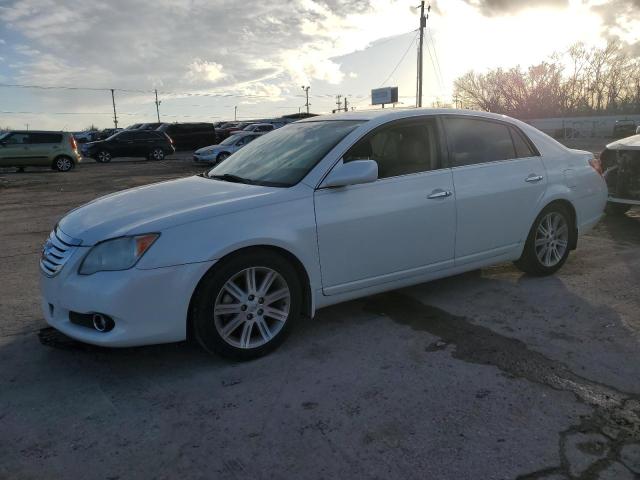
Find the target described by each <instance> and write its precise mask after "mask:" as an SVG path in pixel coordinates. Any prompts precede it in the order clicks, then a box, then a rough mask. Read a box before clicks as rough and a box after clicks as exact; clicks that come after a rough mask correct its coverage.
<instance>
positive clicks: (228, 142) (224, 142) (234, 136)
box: [219, 135, 240, 145]
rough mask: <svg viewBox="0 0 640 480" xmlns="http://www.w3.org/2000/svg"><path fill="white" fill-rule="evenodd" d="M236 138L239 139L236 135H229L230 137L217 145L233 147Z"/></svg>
mask: <svg viewBox="0 0 640 480" xmlns="http://www.w3.org/2000/svg"><path fill="white" fill-rule="evenodd" d="M238 138H240V137H238V136H237V135H231V136H230V137H227V138H225V139H224V140H223V141H221V142H220V143H219V145H233V144H234V143H235V142H236V140H238Z"/></svg>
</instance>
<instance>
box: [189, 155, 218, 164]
mask: <svg viewBox="0 0 640 480" xmlns="http://www.w3.org/2000/svg"><path fill="white" fill-rule="evenodd" d="M217 156H218V154H217V153H216V154H211V155H203V154H201V153H194V154H193V161H194V162H198V163H201V162H205V163H213V162H215V161H216V157H217Z"/></svg>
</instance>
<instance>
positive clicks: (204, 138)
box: [156, 123, 217, 150]
mask: <svg viewBox="0 0 640 480" xmlns="http://www.w3.org/2000/svg"><path fill="white" fill-rule="evenodd" d="M156 131H158V132H164V133H166V134H167V135H169V137H170V138H171V140H173V144H174V145H175V147H176V150H195V149H197V148H201V147H207V146H209V145H215V144H216V143H217V142H216V129H215V128H214V126H213V123H165V124H164V125H161V126H159V127H158V129H157V130H156Z"/></svg>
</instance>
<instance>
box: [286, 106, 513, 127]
mask: <svg viewBox="0 0 640 480" xmlns="http://www.w3.org/2000/svg"><path fill="white" fill-rule="evenodd" d="M418 115H466V116H474V117H482V118H489V119H494V120H508V121H513V119H512V118H510V117H507V116H506V115H501V114H497V113H491V112H480V111H477V110H460V109H454V108H383V109H378V110H360V111H358V110H356V111H352V112H343V113H335V114H331V115H319V116H317V117H309V118H305V119H303V120H298V121H297V122H296V123H306V122H321V121H327V120H358V121H369V120H380V121H388V120H396V119H402V118H411V117H415V116H418Z"/></svg>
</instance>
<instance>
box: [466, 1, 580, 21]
mask: <svg viewBox="0 0 640 480" xmlns="http://www.w3.org/2000/svg"><path fill="white" fill-rule="evenodd" d="M464 1H465V2H466V3H468V4H469V5H471V6H473V7H476V8H477V9H478V10H480V12H481V13H482V14H483V15H486V16H488V17H492V16H498V15H511V14H514V13H518V12H519V11H521V10H524V9H527V8H535V7H557V8H564V7H567V6H569V0H531V1H522V0H464Z"/></svg>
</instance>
